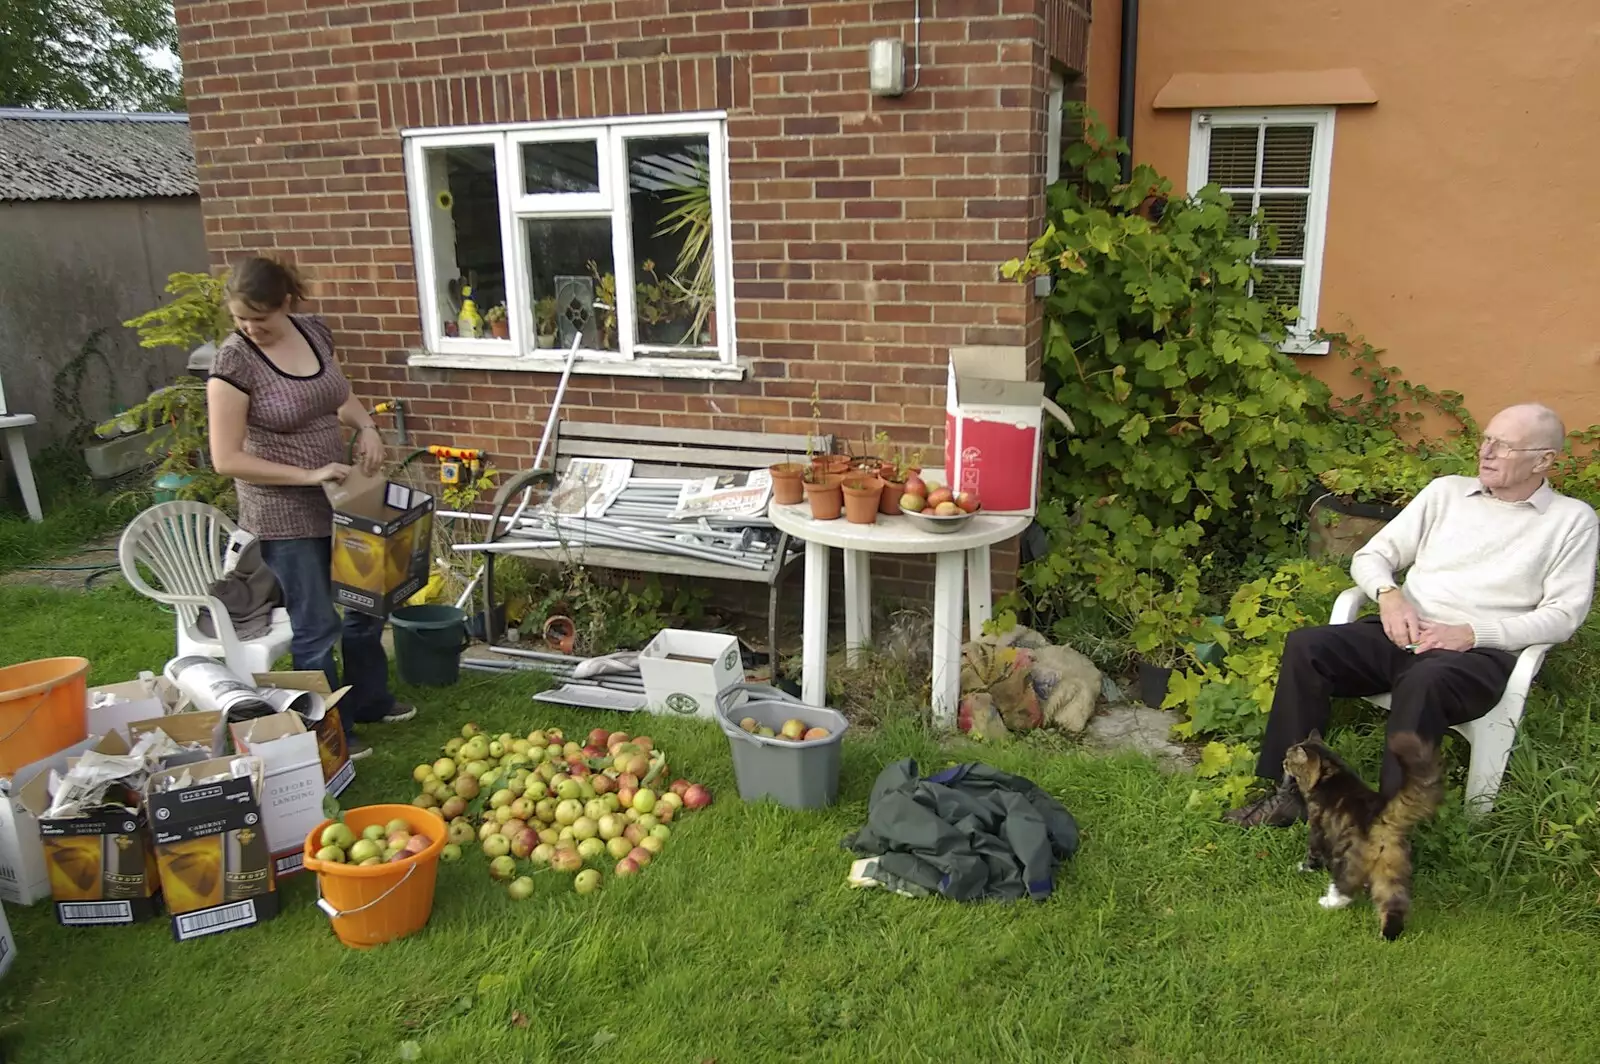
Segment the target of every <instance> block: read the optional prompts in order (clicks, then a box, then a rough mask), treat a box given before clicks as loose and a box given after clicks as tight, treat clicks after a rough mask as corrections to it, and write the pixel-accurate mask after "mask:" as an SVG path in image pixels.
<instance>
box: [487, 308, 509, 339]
mask: <svg viewBox="0 0 1600 1064" xmlns="http://www.w3.org/2000/svg"><path fill="white" fill-rule="evenodd" d="M483 320H484V321H485V322H487V323H488V325H489V335H490V336H492V337H493V338H494V339H496V340H506V339H510V337H511V323H510V322H508V321H507V320H506V305H505V304H504V303H496V304H495V305H494V306H492V307H490V308H489V311H488V313H487V314H485V315H484V316H483Z"/></svg>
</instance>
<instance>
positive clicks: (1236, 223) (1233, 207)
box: [1226, 192, 1253, 236]
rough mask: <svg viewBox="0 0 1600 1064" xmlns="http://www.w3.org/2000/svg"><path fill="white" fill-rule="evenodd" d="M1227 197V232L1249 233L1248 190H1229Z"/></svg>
mask: <svg viewBox="0 0 1600 1064" xmlns="http://www.w3.org/2000/svg"><path fill="white" fill-rule="evenodd" d="M1226 195H1227V197H1228V232H1229V233H1230V234H1231V235H1233V236H1249V235H1250V215H1251V214H1252V213H1253V212H1252V211H1251V209H1250V201H1251V200H1252V198H1253V197H1252V196H1251V195H1250V193H1248V192H1229V193H1226Z"/></svg>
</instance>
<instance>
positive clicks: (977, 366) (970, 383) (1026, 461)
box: [944, 347, 1072, 516]
mask: <svg viewBox="0 0 1600 1064" xmlns="http://www.w3.org/2000/svg"><path fill="white" fill-rule="evenodd" d="M1026 356H1027V352H1026V350H1025V349H1023V348H1020V347H1018V348H1009V347H952V348H951V349H950V365H949V372H948V380H947V384H946V390H945V428H944V468H945V470H946V472H947V473H948V474H949V477H950V479H949V481H948V486H949V487H950V489H951V490H952V491H956V492H971V493H973V494H975V495H977V496H978V501H979V502H980V503H981V504H982V506H983V510H984V512H985V513H991V514H1021V515H1026V516H1031V515H1032V514H1033V513H1034V511H1035V510H1036V509H1037V508H1038V501H1039V475H1040V465H1039V463H1040V460H1041V454H1042V448H1043V443H1044V428H1043V415H1044V413H1045V412H1046V411H1048V412H1049V413H1050V415H1051V416H1052V417H1054V418H1056V420H1058V421H1060V422H1061V423H1062V424H1064V425H1065V426H1066V427H1067V430H1068V431H1069V432H1070V431H1072V419H1071V418H1069V417H1068V416H1067V414H1066V412H1065V411H1063V410H1062V409H1061V408H1060V407H1059V406H1057V405H1056V404H1055V403H1053V402H1051V401H1050V400H1048V399H1046V398H1045V394H1044V385H1043V384H1042V383H1040V382H1039V381H1030V380H1028V379H1027V357H1026Z"/></svg>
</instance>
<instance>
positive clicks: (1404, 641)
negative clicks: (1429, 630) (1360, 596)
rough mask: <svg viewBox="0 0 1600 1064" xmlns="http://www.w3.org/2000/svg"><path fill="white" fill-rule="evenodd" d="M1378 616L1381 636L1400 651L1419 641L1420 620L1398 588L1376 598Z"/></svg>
mask: <svg viewBox="0 0 1600 1064" xmlns="http://www.w3.org/2000/svg"><path fill="white" fill-rule="evenodd" d="M1378 616H1379V617H1381V618H1382V619H1383V634H1384V635H1386V636H1388V637H1389V641H1390V642H1391V643H1393V644H1394V645H1395V646H1397V647H1399V648H1400V649H1401V650H1404V649H1406V648H1407V647H1409V646H1410V645H1411V644H1413V643H1416V642H1418V641H1420V640H1421V638H1422V629H1423V621H1422V618H1421V617H1419V616H1418V615H1417V608H1416V607H1415V606H1413V605H1412V604H1411V600H1410V599H1408V598H1406V596H1405V592H1403V591H1401V590H1399V589H1398V588H1396V589H1395V590H1393V591H1389V592H1386V593H1385V594H1382V595H1379V596H1378Z"/></svg>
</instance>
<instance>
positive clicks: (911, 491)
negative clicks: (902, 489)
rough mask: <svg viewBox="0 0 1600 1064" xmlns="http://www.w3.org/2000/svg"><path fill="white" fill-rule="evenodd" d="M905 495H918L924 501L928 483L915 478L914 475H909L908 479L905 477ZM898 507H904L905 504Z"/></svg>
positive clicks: (917, 477) (926, 495)
mask: <svg viewBox="0 0 1600 1064" xmlns="http://www.w3.org/2000/svg"><path fill="white" fill-rule="evenodd" d="M906 494H907V495H920V496H921V497H922V498H924V499H926V498H927V497H928V482H927V481H925V480H923V479H922V478H921V477H919V476H917V475H916V474H915V473H913V474H911V475H910V476H909V477H906ZM900 505H901V506H902V507H903V506H905V503H901V504H900Z"/></svg>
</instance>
